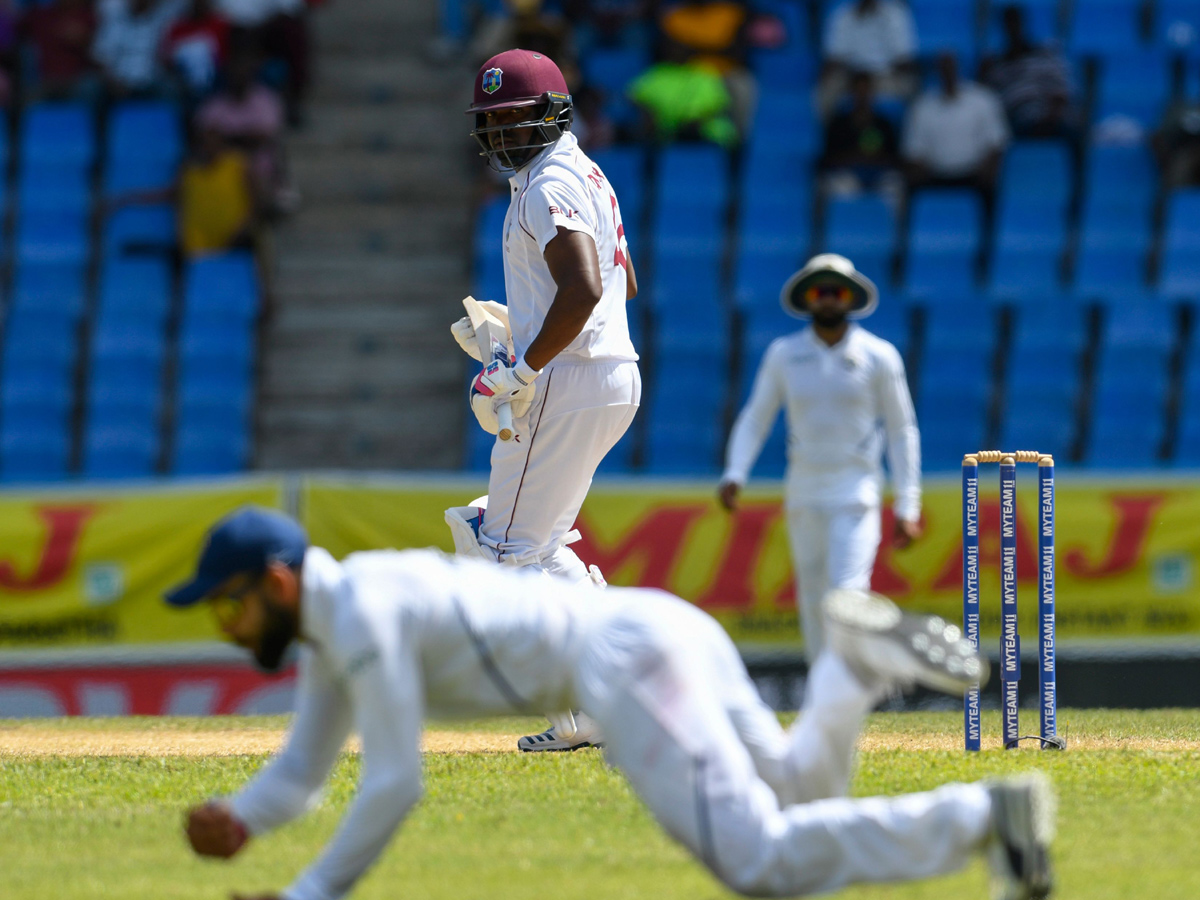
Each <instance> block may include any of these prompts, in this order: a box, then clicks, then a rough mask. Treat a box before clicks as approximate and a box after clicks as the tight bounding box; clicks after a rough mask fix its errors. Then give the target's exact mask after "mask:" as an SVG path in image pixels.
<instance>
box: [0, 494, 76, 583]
mask: <svg viewBox="0 0 1200 900" xmlns="http://www.w3.org/2000/svg"><path fill="white" fill-rule="evenodd" d="M95 511H96V508H95V507H94V506H39V507H37V508H36V512H37V514H38V516H39V517H41V519H42V521H43V522H44V523H45V526H46V542H45V544H44V545H43V546H42V552H41V555H40V557H39V558H38V561H37V563H36V564H35V565H34V567H33V571H32V572H30V573H29V574H28V575H26V576H21V575H20V574H19V573H18V572H17V567H16V565H15V564H14V563H13V562H12V561H10V560H7V559H0V588H4V589H5V590H9V591H41V590H45V589H46V588H48V587H52V586H53V585H55V584H57V583H58V582H60V581H62V579H63V578H64V577H65V576H66V574H67V572H68V571H69V570H70V568H71V564H72V563H73V562H74V561H75V555H76V553H77V552H78V550H79V539H80V537H81V536H82V534H83V526H84V523H85V522H86V521H87V520H88V519H89V518H91V516H92V514H93V513H94V512H95Z"/></svg>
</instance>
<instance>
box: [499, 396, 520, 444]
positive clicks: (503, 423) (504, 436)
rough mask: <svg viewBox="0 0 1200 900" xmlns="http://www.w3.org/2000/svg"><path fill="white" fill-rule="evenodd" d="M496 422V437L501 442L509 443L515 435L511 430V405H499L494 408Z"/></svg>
mask: <svg viewBox="0 0 1200 900" xmlns="http://www.w3.org/2000/svg"><path fill="white" fill-rule="evenodd" d="M496 421H497V422H499V423H500V431H499V432H498V433H497V435H496V436H497V437H499V438H500V440H502V441H506V442H507V441H511V440H512V439H513V435H514V434H515V433H516V432H515V431H514V430H513V418H512V404H511V403H501V404H500V405H499V406H497V407H496Z"/></svg>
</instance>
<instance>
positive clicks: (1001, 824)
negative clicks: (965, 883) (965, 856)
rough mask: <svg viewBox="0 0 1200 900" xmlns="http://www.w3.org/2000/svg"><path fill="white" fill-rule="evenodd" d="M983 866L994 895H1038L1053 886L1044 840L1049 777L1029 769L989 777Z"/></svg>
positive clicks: (1050, 812) (1026, 898)
mask: <svg viewBox="0 0 1200 900" xmlns="http://www.w3.org/2000/svg"><path fill="white" fill-rule="evenodd" d="M988 793H989V794H990V795H991V798H992V835H991V839H990V841H989V842H988V848H987V855H988V865H989V866H990V867H991V870H992V896H993V897H995V898H996V900H1042V898H1044V897H1049V896H1050V892H1051V891H1052V890H1053V889H1054V873H1053V868H1052V866H1051V864H1050V842H1051V841H1052V840H1053V839H1054V814H1055V805H1056V804H1055V797H1054V788H1053V787H1052V786H1051V784H1050V779H1049V778H1047V777H1046V776H1045V774H1043V773H1041V772H1029V773H1026V774H1023V775H1015V776H1013V777H1010V778H1004V779H1001V780H998V781H994V782H992V783H991V784H990V785H988Z"/></svg>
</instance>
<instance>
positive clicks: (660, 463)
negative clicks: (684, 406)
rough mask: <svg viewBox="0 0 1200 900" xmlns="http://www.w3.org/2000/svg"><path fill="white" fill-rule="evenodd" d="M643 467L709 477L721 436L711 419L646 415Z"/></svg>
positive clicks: (716, 465) (716, 462)
mask: <svg viewBox="0 0 1200 900" xmlns="http://www.w3.org/2000/svg"><path fill="white" fill-rule="evenodd" d="M647 424H648V427H649V433H648V435H647V438H646V468H645V471H646V472H647V473H648V474H652V475H693V476H707V477H710V478H711V477H712V476H714V475H716V474H717V472H718V468H719V466H720V452H721V450H722V448H721V446H720V443H721V436H720V433H719V428H718V426H717V423H716V422H715V421H708V420H707V419H704V420H693V421H690V422H689V421H686V420H662V419H659V418H658V417H657V416H654V415H652V416H651V417H650V418H649V419H647Z"/></svg>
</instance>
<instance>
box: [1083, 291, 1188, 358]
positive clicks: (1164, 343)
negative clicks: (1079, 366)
mask: <svg viewBox="0 0 1200 900" xmlns="http://www.w3.org/2000/svg"><path fill="white" fill-rule="evenodd" d="M1178 337H1179V329H1178V310H1177V309H1176V308H1175V307H1174V306H1172V305H1170V304H1166V303H1150V304H1136V305H1131V304H1128V303H1123V302H1121V299H1120V298H1116V299H1114V301H1113V302H1110V303H1108V304H1106V305H1105V306H1104V333H1103V341H1102V346H1103V348H1104V350H1112V349H1131V350H1141V349H1147V350H1153V351H1161V352H1164V353H1165V352H1167V351H1169V350H1171V349H1172V348H1173V347H1174V346H1175V343H1176V340H1177V339H1178Z"/></svg>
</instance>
